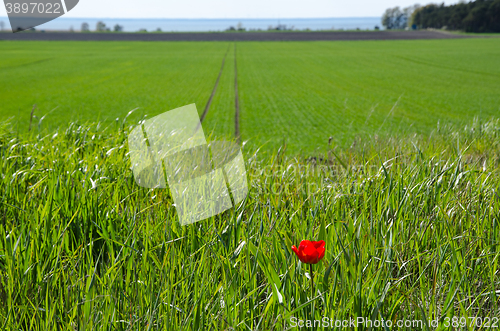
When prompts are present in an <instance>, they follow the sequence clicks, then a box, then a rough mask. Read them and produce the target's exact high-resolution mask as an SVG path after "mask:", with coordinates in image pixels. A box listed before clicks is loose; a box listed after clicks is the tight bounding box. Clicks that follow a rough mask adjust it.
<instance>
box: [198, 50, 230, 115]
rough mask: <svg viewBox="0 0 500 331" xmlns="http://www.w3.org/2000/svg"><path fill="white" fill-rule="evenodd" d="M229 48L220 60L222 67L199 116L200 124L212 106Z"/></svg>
mask: <svg viewBox="0 0 500 331" xmlns="http://www.w3.org/2000/svg"><path fill="white" fill-rule="evenodd" d="M230 47H231V46H228V47H227V50H226V54H224V58H223V59H222V66H221V68H220V71H219V76H217V80H216V81H215V85H214V88H213V90H212V94H211V95H210V98H208V101H207V104H206V105H205V109H203V113H202V114H201V117H200V123H203V120H204V119H205V117H206V116H207V114H208V111H209V109H210V106H211V105H212V101H213V99H214V96H215V93H216V92H217V86H219V81H220V77H221V76H222V72H223V71H224V65H225V64H226V57H227V54H228V53H229V48H230Z"/></svg>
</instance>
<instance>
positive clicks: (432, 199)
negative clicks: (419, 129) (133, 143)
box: [0, 121, 500, 331]
mask: <svg viewBox="0 0 500 331" xmlns="http://www.w3.org/2000/svg"><path fill="white" fill-rule="evenodd" d="M121 123H122V121H120V122H119V124H117V125H116V127H115V126H113V127H108V128H107V129H102V128H98V127H96V126H80V125H77V124H71V125H70V126H69V127H67V128H66V129H60V130H58V132H57V133H55V134H54V133H51V134H43V135H42V134H39V133H38V132H37V130H36V129H35V130H33V131H31V133H29V134H24V135H21V136H17V133H16V132H15V131H12V127H11V125H9V124H5V125H4V126H3V127H2V129H1V130H0V153H1V157H0V169H1V174H2V177H1V179H0V192H2V193H1V204H0V215H2V216H1V222H0V233H1V235H0V323H1V325H2V327H3V328H4V329H7V330H44V331H46V330H94V329H96V330H97V329H99V330H101V329H102V330H209V329H211V330H233V329H234V330H257V329H258V330H271V329H274V330H284V329H287V328H288V327H289V326H290V325H291V324H290V323H291V320H290V318H292V317H295V318H298V319H321V318H322V317H324V316H326V317H328V318H333V319H338V320H345V319H349V318H353V319H356V318H357V317H367V318H372V319H381V318H383V319H385V320H391V321H394V323H396V321H397V320H404V319H407V320H422V321H424V320H427V321H431V320H435V319H438V320H439V321H440V327H439V329H440V330H448V329H449V328H446V327H445V325H446V324H445V323H446V321H447V319H446V318H452V317H453V316H463V317H466V318H469V317H475V316H478V317H482V321H483V322H484V321H485V318H486V317H489V318H490V319H491V318H493V317H496V318H498V317H499V316H500V313H499V311H498V305H499V303H500V301H499V296H500V293H499V292H498V289H499V286H500V276H499V274H498V270H499V262H500V261H499V258H500V252H499V240H500V238H499V233H500V232H499V230H498V227H499V223H498V222H499V215H500V196H499V193H498V189H499V187H500V174H499V171H498V169H499V166H500V152H499V151H500V123H499V122H498V121H492V122H487V123H484V122H480V121H475V122H474V123H470V124H469V125H468V126H467V127H460V128H457V127H453V126H444V125H441V126H440V128H439V129H435V130H433V131H432V133H431V134H430V135H427V136H425V135H418V136H412V137H399V138H398V137H396V136H393V137H392V138H390V139H381V138H378V139H377V138H375V137H373V139H372V140H367V141H363V140H360V139H358V140H357V144H356V145H355V146H352V147H351V148H349V149H340V148H336V149H332V150H329V151H327V152H326V153H325V155H324V156H323V159H324V160H328V161H323V163H320V164H317V165H316V166H315V165H314V164H313V163H311V162H307V161H305V160H304V159H301V158H287V157H285V156H284V153H283V151H281V152H280V153H279V154H274V155H266V156H265V157H262V156H261V155H260V154H248V153H247V169H248V179H249V184H250V187H251V189H250V194H249V196H248V198H247V199H246V200H245V201H244V203H243V204H242V205H240V206H238V207H237V208H235V209H232V210H229V211H227V212H225V213H224V214H222V215H219V216H216V217H213V218H210V219H208V220H205V221H201V222H198V223H195V224H193V225H190V226H185V227H180V226H179V225H178V224H177V217H176V213H175V208H174V206H173V205H172V200H171V198H170V195H169V191H168V190H148V189H143V188H140V187H138V186H137V185H136V184H135V183H134V179H133V176H132V173H131V171H130V169H129V168H130V163H129V160H128V157H127V152H128V148H127V144H126V137H127V132H128V131H129V130H130V129H129V127H128V125H126V124H125V125H124V126H123V127H122V126H121ZM283 148H285V147H284V146H283ZM320 165H321V167H320ZM305 238H307V239H324V240H325V241H326V248H327V251H326V255H325V258H324V260H323V261H322V262H321V263H319V264H317V265H316V266H315V267H314V273H315V276H314V280H315V282H316V290H317V291H316V292H315V293H314V294H311V287H310V281H309V279H308V278H307V277H308V276H307V275H306V272H308V268H306V266H305V265H301V263H299V262H298V260H297V258H296V257H295V256H294V254H293V253H292V251H291V249H290V247H291V245H292V244H295V245H297V244H298V243H299V241H300V240H302V239H305ZM468 321H469V322H470V320H468ZM469 322H468V323H469ZM478 323H479V322H478ZM478 325H481V323H479V324H478ZM399 329H400V330H415V329H419V328H414V327H413V328H412V327H407V328H405V327H402V328H399ZM429 329H434V328H429ZM357 330H362V328H361V327H360V328H357Z"/></svg>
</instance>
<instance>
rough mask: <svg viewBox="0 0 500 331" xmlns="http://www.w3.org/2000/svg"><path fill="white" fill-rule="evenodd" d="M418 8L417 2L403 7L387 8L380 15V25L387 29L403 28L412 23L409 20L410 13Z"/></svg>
mask: <svg viewBox="0 0 500 331" xmlns="http://www.w3.org/2000/svg"><path fill="white" fill-rule="evenodd" d="M418 8H420V5H418V4H415V5H413V6H409V7H406V8H403V9H401V8H399V7H394V8H388V9H387V10H386V11H385V13H384V15H383V16H382V25H383V26H385V28H386V29H388V30H392V29H404V28H406V27H408V26H409V25H411V24H412V23H411V22H410V21H411V17H412V14H413V12H414V11H415V10H417V9H418Z"/></svg>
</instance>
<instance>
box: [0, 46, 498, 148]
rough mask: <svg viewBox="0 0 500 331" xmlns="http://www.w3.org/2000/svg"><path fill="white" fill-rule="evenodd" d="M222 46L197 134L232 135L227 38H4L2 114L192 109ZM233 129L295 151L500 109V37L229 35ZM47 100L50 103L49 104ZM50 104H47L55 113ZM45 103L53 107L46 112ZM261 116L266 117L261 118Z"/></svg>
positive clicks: (103, 114)
mask: <svg viewBox="0 0 500 331" xmlns="http://www.w3.org/2000/svg"><path fill="white" fill-rule="evenodd" d="M228 49H229V52H228V55H227V61H226V65H225V67H224V71H223V73H222V77H221V81H220V84H219V87H218V89H217V92H216V95H215V97H214V102H213V104H212V107H211V108H210V111H209V113H208V115H207V120H206V122H205V123H204V128H205V130H206V131H209V132H214V133H215V134H217V135H223V136H224V135H225V136H232V135H233V134H234V43H202V42H199V43H184V42H181V43H177V42H172V43H138V42H109V43H100V42H84V43H82V42H80V43H79V42H2V43H0V50H1V54H2V57H1V58H0V70H1V72H2V78H3V79H2V80H1V81H0V98H1V100H2V103H1V105H0V118H2V119H7V118H10V117H15V119H14V120H13V123H14V124H15V125H18V126H19V127H20V130H23V129H26V128H27V127H28V123H29V117H30V112H31V109H32V106H33V104H36V105H37V107H38V109H37V110H36V113H35V115H38V117H42V116H43V115H45V114H47V113H49V112H50V113H49V114H48V115H47V116H46V117H45V118H44V120H43V123H42V124H43V125H42V126H43V127H44V128H55V127H58V126H61V125H63V126H64V125H65V124H67V123H68V122H70V121H75V120H78V121H80V122H82V123H84V122H88V121H89V122H94V121H97V120H101V121H108V122H109V121H113V120H114V119H115V118H117V117H124V116H125V115H126V114H127V113H128V112H129V111H130V110H132V109H136V108H139V109H138V110H137V111H136V112H135V113H134V114H132V115H131V117H129V119H130V120H132V121H137V120H139V119H141V118H142V117H143V116H144V115H148V116H150V117H151V116H154V115H156V114H160V113H162V112H165V111H167V110H170V109H173V108H176V107H180V106H183V105H186V104H191V103H196V104H197V106H198V110H199V111H200V113H201V112H202V110H203V108H204V107H205V104H206V103H207V100H208V98H209V96H210V93H211V92H212V88H213V86H214V83H215V80H216V77H217V75H218V73H219V70H220V67H221V63H222V59H223V57H224V54H225V53H226V51H227V50H228ZM236 52H237V59H238V64H237V66H238V84H239V87H238V88H239V96H240V109H241V118H240V126H241V135H242V138H243V140H248V141H249V143H250V144H251V145H253V146H254V147H260V146H263V145H265V146H269V147H272V148H274V149H276V148H277V147H279V145H280V144H281V143H282V142H283V139H286V140H287V141H288V143H289V148H290V150H292V151H295V152H298V151H302V152H304V153H311V150H313V149H315V148H320V149H322V150H324V149H325V148H326V145H325V144H326V142H327V141H328V139H329V137H330V136H333V138H334V140H335V141H336V143H338V144H340V145H344V144H350V143H352V140H353V139H354V138H356V137H360V136H361V137H365V136H370V135H373V134H377V135H383V134H385V133H386V132H389V133H391V134H393V133H395V132H398V133H413V132H416V133H429V132H430V131H431V130H432V129H433V128H435V127H436V126H437V123H438V122H443V123H448V122H450V123H454V124H457V125H463V124H465V123H468V122H470V121H471V120H472V119H473V118H474V117H479V118H481V119H490V118H492V117H494V116H497V115H498V114H499V112H500V93H498V91H499V90H500V39H496V38H490V39H488V38H484V39H461V40H420V41H371V42H370V41H366V42H286V43H275V42H265V43H258V42H252V43H238V45H237V46H236ZM53 109H55V110H53ZM52 110H53V111H52ZM51 111H52V112H51ZM263 115H265V116H263Z"/></svg>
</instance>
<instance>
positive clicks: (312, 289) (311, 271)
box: [309, 264, 314, 300]
mask: <svg viewBox="0 0 500 331" xmlns="http://www.w3.org/2000/svg"><path fill="white" fill-rule="evenodd" d="M309 270H310V272H309V273H310V276H311V300H312V298H314V281H313V277H314V275H313V265H312V264H310V265H309Z"/></svg>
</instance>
